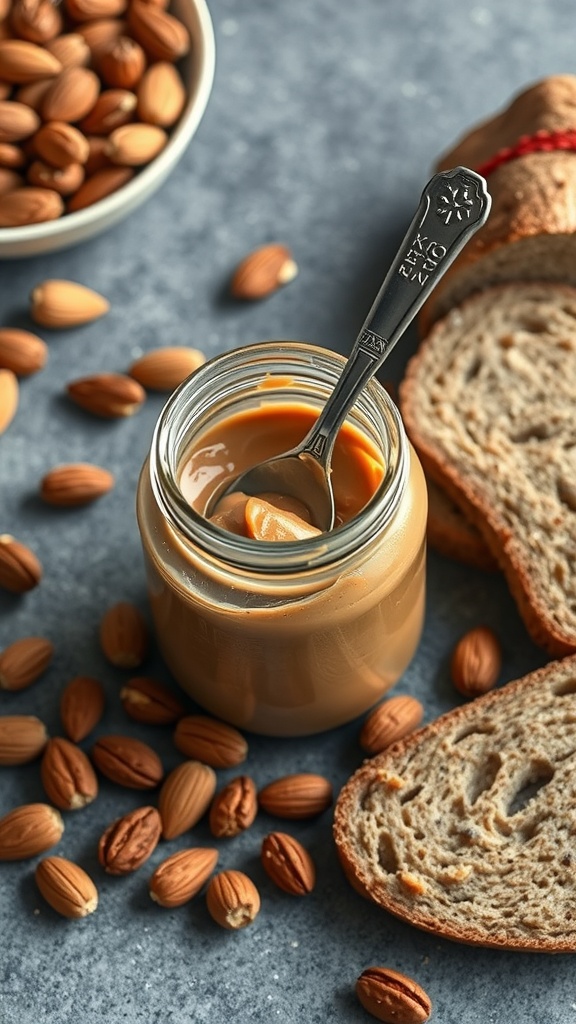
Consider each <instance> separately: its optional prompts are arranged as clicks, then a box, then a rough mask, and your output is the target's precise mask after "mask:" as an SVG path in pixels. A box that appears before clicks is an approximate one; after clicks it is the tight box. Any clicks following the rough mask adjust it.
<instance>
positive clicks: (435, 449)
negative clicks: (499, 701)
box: [400, 157, 576, 655]
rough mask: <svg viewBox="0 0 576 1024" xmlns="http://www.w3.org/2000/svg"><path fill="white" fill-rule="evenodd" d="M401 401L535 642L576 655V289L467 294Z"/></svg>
mask: <svg viewBox="0 0 576 1024" xmlns="http://www.w3.org/2000/svg"><path fill="white" fill-rule="evenodd" d="M575 160H576V157H575ZM400 406H401V410H402V414H403V417H404V422H405V424H406V428H407V431H408V434H409V436H410V438H411V440H412V442H413V444H414V445H415V447H416V449H417V451H418V453H419V455H420V457H421V459H422V462H423V464H424V468H425V470H426V472H427V474H428V475H429V476H431V477H432V478H434V479H436V481H437V482H438V483H439V484H440V485H441V486H442V487H444V489H446V490H447V492H448V494H453V495H454V497H455V499H456V501H457V503H458V504H459V505H460V506H461V507H462V508H463V509H464V510H465V512H466V515H467V516H468V518H470V519H471V520H472V522H474V523H475V524H476V525H477V526H478V528H479V529H480V531H481V533H482V535H483V537H484V539H485V540H486V542H487V543H488V545H489V547H490V549H491V551H492V552H493V554H494V555H495V557H496V558H497V560H498V563H499V564H500V566H501V567H502V568H503V570H504V572H505V573H506V577H507V580H508V584H509V586H510V589H511V591H512V594H513V596H514V597H515V599H516V601H517V604H518V608H519V611H520V613H521V615H522V616H523V618H524V621H525V623H526V626H527V628H528V630H529V632H530V634H531V636H532V637H533V639H534V640H535V641H536V643H539V644H541V645H542V646H544V647H545V648H546V649H547V650H548V651H549V652H550V653H551V654H555V655H562V654H568V653H570V652H572V651H576V571H575V569H576V289H574V288H569V287H567V286H563V285H552V284H538V283H526V284H509V285H502V286H500V287H497V288H492V289H487V290H486V291H484V292H480V293H478V294H476V295H472V296H470V298H469V299H468V300H467V301H466V302H465V303H463V305H462V306H461V307H459V308H458V309H455V310H453V311H452V312H451V313H449V314H448V315H447V316H446V317H445V318H444V319H443V320H441V321H439V322H438V324H436V325H435V327H434V328H433V330H432V331H431V333H430V335H429V337H428V338H427V339H426V341H424V342H423V344H422V345H421V346H420V349H419V351H418V352H417V353H416V355H415V356H414V357H413V358H412V360H411V361H410V362H409V364H408V367H407V371H406V376H405V379H404V381H403V382H402V384H401V386H400Z"/></svg>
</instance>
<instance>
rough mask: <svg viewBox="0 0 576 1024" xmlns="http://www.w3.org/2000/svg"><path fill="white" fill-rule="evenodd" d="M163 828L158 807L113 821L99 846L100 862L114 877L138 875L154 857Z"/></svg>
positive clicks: (138, 811)
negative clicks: (143, 866) (146, 862)
mask: <svg viewBox="0 0 576 1024" xmlns="http://www.w3.org/2000/svg"><path fill="white" fill-rule="evenodd" d="M161 827H162V826H161V821H160V815H159V814H158V811H157V810H156V808H155V807H138V808H137V809H136V810H135V811H131V812H130V813H129V814H125V815H124V817H123V818H117V820H116V821H113V822H112V824H111V825H109V826H108V828H107V829H106V831H105V832H104V833H103V835H102V836H101V837H100V842H99V843H98V860H99V862H100V864H101V865H102V867H103V868H104V870H105V871H107V872H108V874H110V875H128V874H130V872H132V871H137V870H138V868H140V867H142V864H144V862H145V861H147V860H148V858H149V857H150V856H151V855H152V854H153V853H154V850H155V849H156V847H157V845H158V840H159V839H160V832H161Z"/></svg>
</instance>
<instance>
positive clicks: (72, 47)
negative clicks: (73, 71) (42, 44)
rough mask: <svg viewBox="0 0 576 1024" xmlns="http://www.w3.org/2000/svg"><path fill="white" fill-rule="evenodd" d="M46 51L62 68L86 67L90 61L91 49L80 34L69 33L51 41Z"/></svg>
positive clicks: (47, 44)
mask: <svg viewBox="0 0 576 1024" xmlns="http://www.w3.org/2000/svg"><path fill="white" fill-rule="evenodd" d="M46 49H47V50H49V51H50V53H52V54H53V55H54V57H56V58H57V60H59V61H60V64H61V65H62V68H80V67H85V66H86V64H88V63H89V61H90V47H89V46H88V43H87V42H86V40H85V39H84V37H83V36H81V35H80V33H79V32H67V33H65V34H64V35H61V36H57V37H56V38H55V39H51V40H50V41H49V42H47V43H46Z"/></svg>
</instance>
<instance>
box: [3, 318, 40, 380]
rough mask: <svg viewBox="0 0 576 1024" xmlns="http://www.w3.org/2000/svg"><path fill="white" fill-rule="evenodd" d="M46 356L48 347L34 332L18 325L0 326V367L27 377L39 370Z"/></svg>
mask: <svg viewBox="0 0 576 1024" xmlns="http://www.w3.org/2000/svg"><path fill="white" fill-rule="evenodd" d="M47 358H48V347H47V345H46V344H45V342H43V341H42V339H41V338H39V337H38V336H37V335H36V334H32V333H31V331H23V330H21V329H20V328H19V327H0V368H2V369H4V370H12V373H15V374H16V376H18V377H28V376H29V375H30V374H31V373H36V372H37V371H38V370H41V369H42V367H43V366H44V365H45V363H46V359H47Z"/></svg>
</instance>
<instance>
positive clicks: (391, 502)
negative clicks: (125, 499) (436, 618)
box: [137, 342, 427, 736]
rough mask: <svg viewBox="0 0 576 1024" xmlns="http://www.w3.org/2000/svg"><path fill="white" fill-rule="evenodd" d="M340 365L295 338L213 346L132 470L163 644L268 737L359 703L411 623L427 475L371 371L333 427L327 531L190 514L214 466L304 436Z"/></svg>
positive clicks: (408, 647)
mask: <svg viewBox="0 0 576 1024" xmlns="http://www.w3.org/2000/svg"><path fill="white" fill-rule="evenodd" d="M344 362H345V360H344V359H343V357H342V356H339V355H336V354H335V353H331V352H329V351H327V350H325V349H320V348H316V347H314V346H311V345H307V344H303V343H298V342H265V343H263V344H258V345H253V346H250V347H247V348H244V349H241V350H236V351H233V352H230V353H228V354H225V355H222V356H218V357H216V358H215V359H213V360H211V361H210V362H208V363H206V364H205V365H204V366H202V367H201V368H200V369H199V370H197V371H196V372H195V373H194V374H193V375H192V377H189V378H188V380H187V381H185V382H184V383H183V384H182V385H181V386H180V387H179V388H178V389H177V390H176V391H175V392H174V394H173V395H172V396H171V397H170V399H169V400H168V402H167V404H166V406H165V408H164V410H163V412H162V414H161V416H160V419H159V421H158V424H157V427H156V431H155V434H154V439H153V442H152V449H151V453H150V457H149V459H148V461H147V462H146V463H145V465H144V468H143V470H142V473H141V477H140V483H139V488H138V502H137V506H138V522H139V527H140V532H141V537H142V543H143V547H144V554H145V562H146V570H147V579H148V588H149V595H150V603H151V608H152V613H153V618H154V622H155V628H156V633H157V637H158V642H159V645H160V648H161V651H162V654H163V657H164V659H165V661H166V663H167V665H168V667H169V669H170V671H171V672H172V674H173V675H174V678H175V679H176V680H177V681H178V682H179V683H180V685H181V686H182V687H183V688H184V690H186V691H187V692H188V693H189V694H190V695H191V696H192V697H193V698H194V700H196V701H197V702H198V704H200V705H201V706H202V707H203V708H205V709H206V710H207V711H209V712H211V713H212V714H214V715H216V716H218V717H220V718H223V719H225V720H227V721H229V722H231V723H233V724H235V725H237V726H240V727H243V728H245V729H249V730H253V731H255V732H260V733H264V734H268V735H276V736H299V735H306V734H310V733H315V732H320V731H322V730H325V729H329V728H332V727H333V726H337V725H340V724H342V723H344V722H348V721H350V720H351V719H353V718H355V717H356V716H358V715H360V714H361V713H362V712H364V711H366V710H367V709H368V708H369V707H371V706H372V705H373V704H375V703H376V702H377V701H378V700H379V699H380V698H381V697H382V695H383V694H384V693H386V691H387V690H388V689H389V688H390V687H391V686H393V684H394V683H395V682H396V681H397V679H398V678H399V676H400V675H401V674H402V673H403V672H404V670H405V668H406V667H407V665H408V663H409V662H410V660H411V658H412V656H413V655H414V652H415V650H416V647H417V645H418V641H419V638H420V634H421V630H422V623H423V616H424V590H425V530H426V513H427V495H426V485H425V481H424V476H423V473H422V469H421V466H420V463H419V462H418V459H417V457H416V454H415V452H414V450H413V449H412V447H411V446H410V444H409V442H408V440H407V438H406V434H405V432H404V428H403V425H402V422H401V419H400V416H399V413H398V411H397V409H396V407H395V406H394V404H393V403H392V401H391V400H390V398H389V396H388V395H387V393H386V392H385V390H384V388H383V387H382V386H381V385H380V384H379V383H378V382H377V381H372V382H371V383H370V384H368V385H367V386H366V388H365V389H364V391H363V392H362V394H361V395H360V397H359V399H358V400H357V402H356V404H355V406H354V408H353V409H352V410H351V412H350V413H349V415H348V418H347V420H346V422H345V424H344V425H343V427H342V428H341V430H340V433H339V436H338V439H337V442H336V446H335V451H334V457H333V463H332V481H333V485H334V491H335V496H336V506H337V513H338V518H337V525H336V527H335V528H334V530H332V531H330V532H329V533H321V534H317V535H313V536H305V537H304V539H298V540H287V541H285V540H282V541H277V540H275V541H274V542H270V541H266V540H260V539H254V538H253V537H251V536H243V535H240V534H239V533H235V532H232V531H231V530H229V529H223V528H222V527H221V526H220V525H218V521H219V520H218V517H215V521H211V520H210V519H209V518H206V516H205V515H204V512H205V511H206V507H207V501H209V499H210V497H211V496H212V495H213V494H214V492H215V491H217V490H218V489H219V487H220V486H221V485H222V482H223V480H224V479H225V478H226V477H229V478H230V480H232V479H233V478H234V477H235V476H237V475H238V474H239V473H240V472H241V471H242V470H244V469H247V468H249V466H250V465H253V464H254V463H255V462H258V461H261V460H262V459H265V458H268V457H269V456H271V455H274V454H279V453H280V452H282V451H285V450H286V449H287V448H289V447H290V446H291V445H294V444H296V443H297V442H299V441H300V440H301V439H302V437H303V436H304V435H305V433H306V432H307V431H308V429H309V427H310V426H311V425H312V423H313V422H314V420H315V418H316V416H317V415H318V413H319V411H320V409H321V408H322V406H323V404H324V403H325V401H326V399H327V397H328V395H329V394H330V392H331V391H332V390H333V388H334V385H335V383H336V381H337V379H338V377H339V376H340V373H341V372H342V367H343V364H344Z"/></svg>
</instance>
